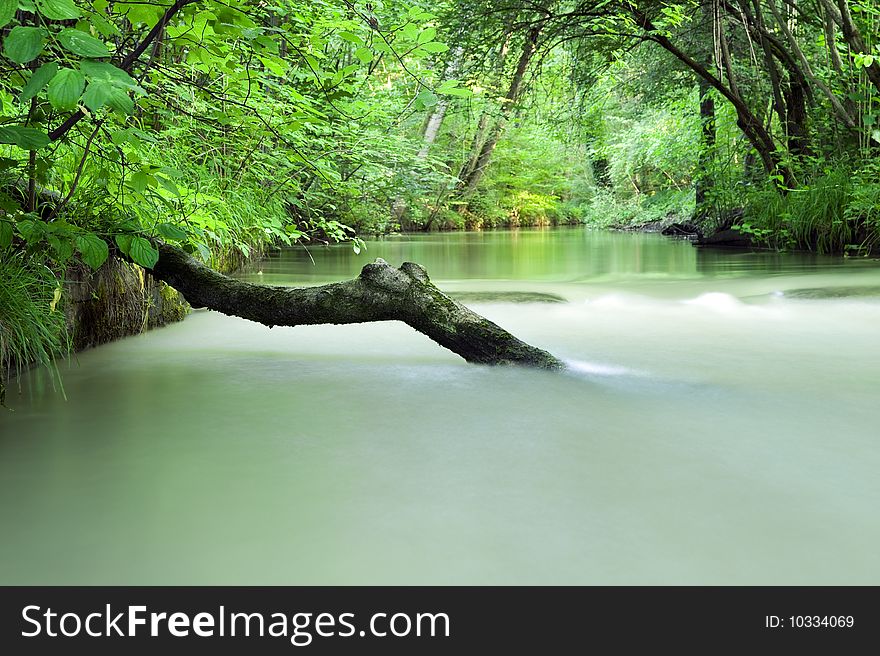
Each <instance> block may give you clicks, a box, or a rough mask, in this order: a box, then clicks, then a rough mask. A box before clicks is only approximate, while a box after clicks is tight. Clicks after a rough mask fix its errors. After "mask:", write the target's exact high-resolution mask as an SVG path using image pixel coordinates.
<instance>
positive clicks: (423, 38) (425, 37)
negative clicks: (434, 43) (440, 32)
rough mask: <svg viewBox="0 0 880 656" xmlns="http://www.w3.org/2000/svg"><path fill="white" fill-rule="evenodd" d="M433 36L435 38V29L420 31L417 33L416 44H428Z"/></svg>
mask: <svg viewBox="0 0 880 656" xmlns="http://www.w3.org/2000/svg"><path fill="white" fill-rule="evenodd" d="M435 36H437V28H434V27H429V28H428V29H425V30H422V31H421V32H419V38H418V44H419V45H422V44H423V43H428V41H430V40H431V39H433V38H434V37H435Z"/></svg>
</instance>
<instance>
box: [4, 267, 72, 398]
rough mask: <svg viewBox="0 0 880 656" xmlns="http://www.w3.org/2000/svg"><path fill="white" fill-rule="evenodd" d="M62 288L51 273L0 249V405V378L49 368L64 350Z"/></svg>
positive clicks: (64, 332) (67, 345) (66, 343)
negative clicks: (29, 368)
mask: <svg viewBox="0 0 880 656" xmlns="http://www.w3.org/2000/svg"><path fill="white" fill-rule="evenodd" d="M60 298H61V287H60V284H59V281H58V279H57V278H56V277H55V274H54V273H52V271H51V270H50V269H49V268H47V267H46V266H45V265H43V264H42V263H40V262H37V261H35V260H33V259H31V258H29V257H28V255H27V254H25V253H23V252H18V251H12V250H6V251H5V252H0V404H2V403H3V401H4V400H5V398H4V397H5V388H4V386H3V381H4V379H6V378H7V377H10V376H12V375H18V374H19V373H21V370H22V368H24V367H27V366H30V365H33V364H37V365H47V366H49V367H50V368H51V369H52V370H53V372H54V374H55V376H54V378H55V380H57V381H58V382H59V384H60V380H59V379H58V375H57V374H58V372H57V369H55V366H54V360H55V358H56V357H57V356H59V355H64V354H66V353H67V352H68V351H69V341H68V335H67V328H66V324H65V319H64V313H63V312H62V311H61V308H60V307H59V305H58V303H59V299H60Z"/></svg>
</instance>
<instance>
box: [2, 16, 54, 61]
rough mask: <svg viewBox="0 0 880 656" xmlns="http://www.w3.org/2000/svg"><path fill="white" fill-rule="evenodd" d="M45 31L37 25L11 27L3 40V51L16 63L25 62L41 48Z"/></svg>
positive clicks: (31, 58)
mask: <svg viewBox="0 0 880 656" xmlns="http://www.w3.org/2000/svg"><path fill="white" fill-rule="evenodd" d="M45 39H46V31H45V30H44V29H42V28H39V27H22V26H21V25H18V26H16V27H13V28H12V30H11V31H10V32H9V34H8V35H7V36H6V40H5V41H4V42H3V52H4V53H6V56H7V57H9V59H11V60H12V61H14V62H15V63H16V64H27V63H28V62H30V61H33V60H34V59H36V58H37V55H39V54H40V52H41V51H42V50H43V41H45Z"/></svg>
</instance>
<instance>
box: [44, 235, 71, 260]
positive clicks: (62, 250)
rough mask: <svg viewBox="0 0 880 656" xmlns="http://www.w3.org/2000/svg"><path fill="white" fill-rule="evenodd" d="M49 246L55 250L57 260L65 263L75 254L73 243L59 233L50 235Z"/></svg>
mask: <svg viewBox="0 0 880 656" xmlns="http://www.w3.org/2000/svg"><path fill="white" fill-rule="evenodd" d="M49 246H51V247H52V250H53V251H54V252H55V258H54V259H55V261H56V262H58V263H60V264H63V263H64V262H67V260H69V259H70V258H71V257H72V256H73V243H72V242H71V241H70V239H69V238H68V239H65V238H63V237H59V236H57V235H49Z"/></svg>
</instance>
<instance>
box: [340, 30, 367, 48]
mask: <svg viewBox="0 0 880 656" xmlns="http://www.w3.org/2000/svg"><path fill="white" fill-rule="evenodd" d="M339 38H340V39H342V40H344V41H348V42H349V43H353V44H355V45H356V46H362V45H364V40H363V39H362V38H360V37H359V36H358V35H357V34H352V33H351V32H340V33H339Z"/></svg>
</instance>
